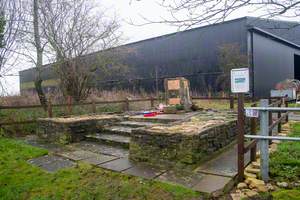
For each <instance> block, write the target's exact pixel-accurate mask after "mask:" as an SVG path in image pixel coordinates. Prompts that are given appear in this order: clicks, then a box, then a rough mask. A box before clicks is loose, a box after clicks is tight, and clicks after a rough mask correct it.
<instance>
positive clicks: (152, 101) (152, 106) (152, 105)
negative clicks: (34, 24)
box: [150, 96, 154, 108]
mask: <svg viewBox="0 0 300 200" xmlns="http://www.w3.org/2000/svg"><path fill="white" fill-rule="evenodd" d="M150 104H151V108H154V98H153V96H151V97H150Z"/></svg>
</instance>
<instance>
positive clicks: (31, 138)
mask: <svg viewBox="0 0 300 200" xmlns="http://www.w3.org/2000/svg"><path fill="white" fill-rule="evenodd" d="M18 139H19V140H22V141H24V142H25V143H26V144H29V145H31V146H35V147H39V148H43V149H47V150H49V151H52V152H58V151H62V149H63V147H62V146H61V145H57V144H52V143H45V142H43V141H41V140H40V138H39V137H38V136H37V135H27V136H25V137H20V138H18Z"/></svg>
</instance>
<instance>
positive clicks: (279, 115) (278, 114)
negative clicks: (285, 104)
mask: <svg viewBox="0 0 300 200" xmlns="http://www.w3.org/2000/svg"><path fill="white" fill-rule="evenodd" d="M281 106H282V99H281V101H280V103H279V105H278V107H281ZM280 118H281V112H278V113H277V119H280ZM277 129H278V133H281V121H280V122H279V123H278V127H277Z"/></svg>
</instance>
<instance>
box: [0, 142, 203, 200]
mask: <svg viewBox="0 0 300 200" xmlns="http://www.w3.org/2000/svg"><path fill="white" fill-rule="evenodd" d="M47 153H48V152H47V151H46V150H44V149H40V148H35V147H31V146H28V145H26V144H24V143H22V142H20V141H16V140H14V139H7V138H3V137H0V199H1V200H2V199H4V200H10V199H11V200H16V199H18V200H19V199H26V200H27V199H35V200H42V199H45V200H46V199H47V200H48V199H84V200H86V199H113V200H114V199H153V200H156V199H164V200H168V199H199V197H200V195H201V194H200V193H198V192H195V191H192V190H189V189H187V188H184V187H181V186H176V185H170V184H166V183H160V182H156V181H149V180H144V179H140V178H137V177H132V176H127V175H123V174H119V173H114V172H110V171H107V170H103V169H100V168H95V167H92V166H91V165H88V164H85V163H79V165H78V167H76V168H68V169H64V170H60V171H58V172H56V173H47V172H45V171H43V170H41V169H40V168H38V167H34V166H32V165H30V164H28V163H27V162H26V161H27V160H28V159H30V158H34V157H38V156H42V155H45V154H47Z"/></svg>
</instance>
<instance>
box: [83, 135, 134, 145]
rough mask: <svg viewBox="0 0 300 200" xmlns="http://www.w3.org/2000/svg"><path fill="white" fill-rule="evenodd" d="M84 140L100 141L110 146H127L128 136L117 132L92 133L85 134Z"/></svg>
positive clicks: (128, 142)
mask: <svg viewBox="0 0 300 200" xmlns="http://www.w3.org/2000/svg"><path fill="white" fill-rule="evenodd" d="M85 138H86V140H88V141H94V142H100V143H104V144H109V145H112V146H120V147H124V148H129V144H130V137H129V136H125V135H117V134H106V133H96V134H93V135H87V136H85Z"/></svg>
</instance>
